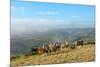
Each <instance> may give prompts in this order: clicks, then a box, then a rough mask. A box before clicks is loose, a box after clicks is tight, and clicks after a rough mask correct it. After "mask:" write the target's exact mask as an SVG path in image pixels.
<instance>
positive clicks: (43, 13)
mask: <svg viewBox="0 0 100 67" xmlns="http://www.w3.org/2000/svg"><path fill="white" fill-rule="evenodd" d="M37 14H41V15H56V14H58V12H54V11H44V12H43V11H38V12H37Z"/></svg>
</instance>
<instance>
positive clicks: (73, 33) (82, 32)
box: [11, 28, 95, 55]
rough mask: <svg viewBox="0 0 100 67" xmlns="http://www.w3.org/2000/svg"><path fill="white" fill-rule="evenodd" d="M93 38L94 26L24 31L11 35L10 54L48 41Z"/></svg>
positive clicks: (24, 50)
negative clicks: (33, 31) (20, 33)
mask: <svg viewBox="0 0 100 67" xmlns="http://www.w3.org/2000/svg"><path fill="white" fill-rule="evenodd" d="M81 39H83V40H95V28H75V29H74V28H72V29H66V28H65V29H56V30H50V31H48V32H41V33H36V34H34V33H31V34H29V33H25V34H23V35H20V36H16V35H14V36H13V35H12V37H11V55H20V54H21V55H22V54H25V53H26V52H27V51H29V50H30V48H32V47H40V46H42V45H43V44H44V43H47V45H48V43H49V41H58V42H60V41H64V40H69V41H77V40H81Z"/></svg>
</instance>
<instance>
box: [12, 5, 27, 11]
mask: <svg viewBox="0 0 100 67" xmlns="http://www.w3.org/2000/svg"><path fill="white" fill-rule="evenodd" d="M25 9H28V8H26V7H23V6H22V7H16V6H11V10H25Z"/></svg>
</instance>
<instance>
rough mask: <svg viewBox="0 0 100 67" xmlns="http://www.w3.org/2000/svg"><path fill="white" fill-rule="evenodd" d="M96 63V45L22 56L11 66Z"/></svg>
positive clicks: (13, 61)
mask: <svg viewBox="0 0 100 67" xmlns="http://www.w3.org/2000/svg"><path fill="white" fill-rule="evenodd" d="M92 61H95V45H84V46H83V47H81V46H77V47H76V48H75V49H71V48H61V49H60V50H59V51H57V52H56V53H55V52H52V53H44V54H41V55H30V56H24V55H22V56H20V57H19V58H16V59H13V60H11V66H12V67H17V66H28V65H41V64H42V65H44V64H59V63H77V62H79V63H80V62H92Z"/></svg>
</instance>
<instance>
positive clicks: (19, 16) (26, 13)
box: [11, 0, 95, 31]
mask: <svg viewBox="0 0 100 67" xmlns="http://www.w3.org/2000/svg"><path fill="white" fill-rule="evenodd" d="M94 24H95V6H94V5H76V4H58V3H43V2H24V1H17V0H12V1H11V27H12V28H13V30H16V31H25V30H31V29H34V30H40V29H43V30H47V29H50V28H51V29H53V28H63V27H66V28H67V27H68V28H71V27H72V28H74V27H75V28H76V27H94Z"/></svg>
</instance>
